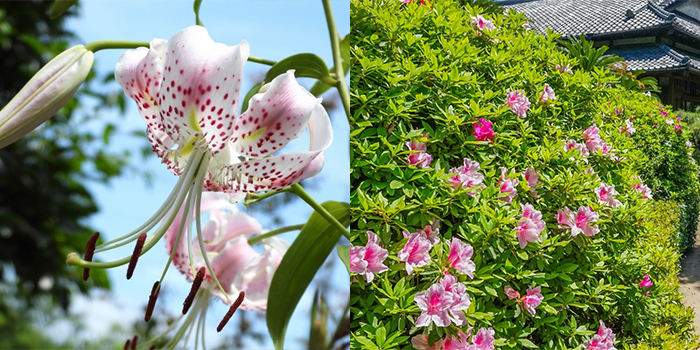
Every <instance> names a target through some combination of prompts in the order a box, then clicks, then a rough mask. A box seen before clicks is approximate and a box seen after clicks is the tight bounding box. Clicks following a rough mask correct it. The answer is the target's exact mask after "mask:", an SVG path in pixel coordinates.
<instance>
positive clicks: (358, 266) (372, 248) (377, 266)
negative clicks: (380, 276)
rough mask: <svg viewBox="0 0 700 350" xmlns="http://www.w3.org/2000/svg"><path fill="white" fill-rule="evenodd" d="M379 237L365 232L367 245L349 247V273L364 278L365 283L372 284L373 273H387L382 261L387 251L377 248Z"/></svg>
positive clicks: (370, 232)
mask: <svg viewBox="0 0 700 350" xmlns="http://www.w3.org/2000/svg"><path fill="white" fill-rule="evenodd" d="M379 243H380V241H379V236H378V235H377V234H376V233H374V232H372V231H367V244H366V245H365V246H364V247H363V246H351V247H350V272H354V273H357V274H360V275H364V276H365V280H366V281H367V282H372V280H373V279H374V274H375V273H381V272H384V271H387V270H388V269H389V268H388V267H387V266H386V265H384V260H385V259H386V258H387V256H388V255H389V251H388V250H386V249H384V248H382V247H380V246H379Z"/></svg>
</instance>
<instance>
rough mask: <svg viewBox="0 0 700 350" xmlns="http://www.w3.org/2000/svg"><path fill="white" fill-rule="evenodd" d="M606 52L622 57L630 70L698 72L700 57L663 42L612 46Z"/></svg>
mask: <svg viewBox="0 0 700 350" xmlns="http://www.w3.org/2000/svg"><path fill="white" fill-rule="evenodd" d="M606 53H609V54H614V55H617V56H620V57H623V58H624V59H625V62H626V63H627V69H628V70H630V71H636V70H640V69H641V70H644V71H646V72H647V73H654V72H677V71H690V72H691V73H694V74H700V58H697V57H694V56H690V55H687V54H683V53H680V52H678V51H676V50H674V49H672V48H670V47H668V46H666V45H663V44H658V45H654V46H633V47H626V48H613V49H610V50H608V51H607V52H606Z"/></svg>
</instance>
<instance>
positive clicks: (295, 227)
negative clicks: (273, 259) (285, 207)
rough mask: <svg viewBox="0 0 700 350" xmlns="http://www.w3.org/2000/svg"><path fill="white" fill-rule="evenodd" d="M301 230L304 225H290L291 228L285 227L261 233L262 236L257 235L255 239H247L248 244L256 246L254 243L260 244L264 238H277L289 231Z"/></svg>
mask: <svg viewBox="0 0 700 350" xmlns="http://www.w3.org/2000/svg"><path fill="white" fill-rule="evenodd" d="M302 228H304V224H300V225H292V226H287V227H281V228H278V229H276V230H272V231H268V232H265V233H263V234H261V235H257V236H255V237H251V238H249V239H248V244H250V245H254V244H256V243H260V241H262V240H263V239H265V238H270V237H274V236H277V235H278V234H280V233H285V232H289V231H296V230H301V229H302Z"/></svg>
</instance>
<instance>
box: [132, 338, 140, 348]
mask: <svg viewBox="0 0 700 350" xmlns="http://www.w3.org/2000/svg"><path fill="white" fill-rule="evenodd" d="M138 341H139V336H138V335H134V338H133V339H131V350H136V344H137V343H138Z"/></svg>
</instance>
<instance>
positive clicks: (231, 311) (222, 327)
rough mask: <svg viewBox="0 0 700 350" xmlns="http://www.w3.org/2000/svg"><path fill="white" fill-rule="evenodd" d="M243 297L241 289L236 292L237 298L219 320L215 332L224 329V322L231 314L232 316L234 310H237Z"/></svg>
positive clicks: (243, 293)
mask: <svg viewBox="0 0 700 350" xmlns="http://www.w3.org/2000/svg"><path fill="white" fill-rule="evenodd" d="M243 299H245V292H244V291H241V292H240V293H239V294H238V299H236V301H234V302H233V304H231V308H229V309H228V312H227V313H226V315H224V319H223V320H221V322H220V323H219V326H218V327H216V331H217V332H221V330H222V329H224V327H226V323H228V320H230V319H231V316H233V313H234V312H236V310H238V307H239V306H241V303H242V302H243Z"/></svg>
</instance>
